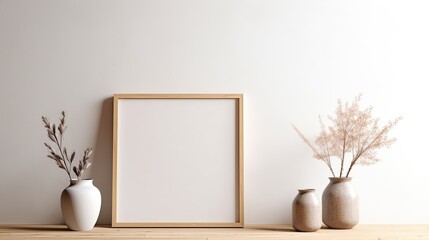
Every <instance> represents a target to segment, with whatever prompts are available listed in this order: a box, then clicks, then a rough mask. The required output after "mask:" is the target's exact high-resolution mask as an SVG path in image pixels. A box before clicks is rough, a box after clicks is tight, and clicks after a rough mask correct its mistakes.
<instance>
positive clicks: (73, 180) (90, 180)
mask: <svg viewBox="0 0 429 240" xmlns="http://www.w3.org/2000/svg"><path fill="white" fill-rule="evenodd" d="M92 181H93V179H83V180H78V179H71V180H70V186H73V185H77V184H84V185H88V184H89V185H92Z"/></svg>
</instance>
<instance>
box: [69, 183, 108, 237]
mask: <svg viewBox="0 0 429 240" xmlns="http://www.w3.org/2000/svg"><path fill="white" fill-rule="evenodd" d="M92 181H93V180H92V179H89V180H77V179H73V180H70V185H69V186H68V187H67V188H66V189H64V191H63V192H62V194H61V210H62V212H63V218H64V221H65V223H66V225H67V227H69V229H71V230H75V231H89V230H91V229H92V228H94V226H95V223H96V222H97V219H98V216H99V214H100V209H101V193H100V190H98V188H96V187H95V186H94V185H93V183H92Z"/></svg>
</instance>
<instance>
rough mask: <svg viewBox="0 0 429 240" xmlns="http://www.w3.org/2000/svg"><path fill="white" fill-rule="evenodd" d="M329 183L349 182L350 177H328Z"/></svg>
mask: <svg viewBox="0 0 429 240" xmlns="http://www.w3.org/2000/svg"><path fill="white" fill-rule="evenodd" d="M329 180H330V181H331V182H349V181H351V180H352V178H351V177H330V178H329Z"/></svg>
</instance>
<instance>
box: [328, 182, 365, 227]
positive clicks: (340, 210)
mask: <svg viewBox="0 0 429 240" xmlns="http://www.w3.org/2000/svg"><path fill="white" fill-rule="evenodd" d="M329 180H330V182H329V184H328V186H327V187H326V188H325V191H323V195H322V212H323V213H322V215H323V218H322V219H323V223H324V224H325V225H326V226H328V227H329V228H334V229H351V228H353V227H354V226H356V224H358V222H359V196H358V194H357V193H356V191H355V189H354V188H353V186H352V183H351V180H352V179H351V178H333V177H331V178H329Z"/></svg>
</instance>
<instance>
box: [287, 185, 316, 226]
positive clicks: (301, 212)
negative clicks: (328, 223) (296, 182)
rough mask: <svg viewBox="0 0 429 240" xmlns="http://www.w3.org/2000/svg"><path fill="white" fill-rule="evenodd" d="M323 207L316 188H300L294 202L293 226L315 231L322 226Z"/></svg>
mask: <svg viewBox="0 0 429 240" xmlns="http://www.w3.org/2000/svg"><path fill="white" fill-rule="evenodd" d="M321 215H322V209H321V206H320V201H319V198H318V197H317V196H316V193H315V190H314V189H300V190H298V195H296V197H295V199H294V200H293V203H292V227H293V228H294V229H295V230H297V231H300V232H315V231H317V230H319V229H320V227H321V226H322V220H321V219H322V216H321Z"/></svg>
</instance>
